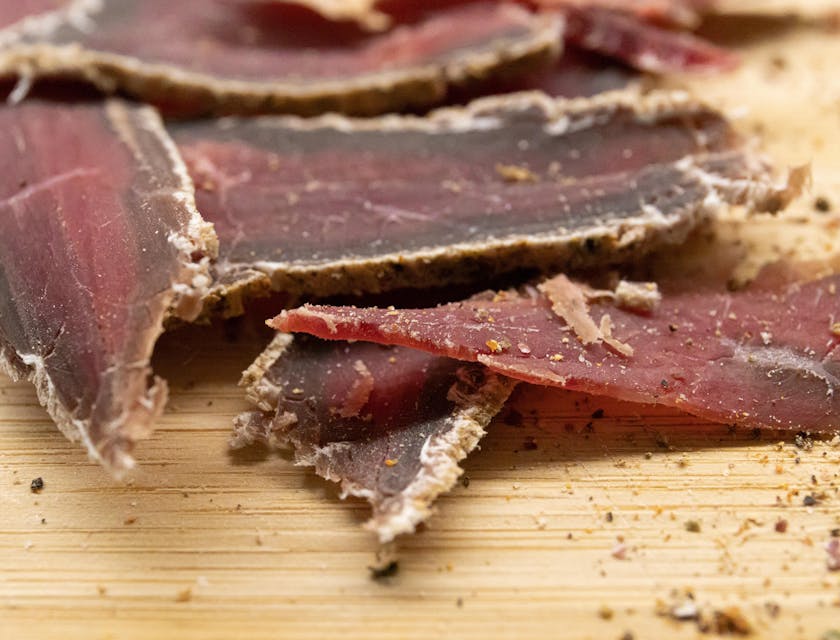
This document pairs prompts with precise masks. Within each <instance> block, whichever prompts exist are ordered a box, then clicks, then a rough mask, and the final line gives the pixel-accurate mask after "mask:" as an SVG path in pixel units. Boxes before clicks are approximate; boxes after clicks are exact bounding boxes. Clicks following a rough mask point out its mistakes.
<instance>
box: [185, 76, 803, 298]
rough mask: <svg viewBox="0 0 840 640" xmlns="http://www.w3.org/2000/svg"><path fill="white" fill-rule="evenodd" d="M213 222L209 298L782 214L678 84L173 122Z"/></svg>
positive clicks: (562, 251)
mask: <svg viewBox="0 0 840 640" xmlns="http://www.w3.org/2000/svg"><path fill="white" fill-rule="evenodd" d="M171 131H172V133H173V136H174V138H175V140H176V142H177V144H178V145H179V148H180V150H181V152H182V154H183V156H184V158H185V161H186V162H187V165H188V167H189V170H190V172H191V174H192V176H193V179H194V181H195V183H196V189H197V193H196V198H197V202H198V207H199V210H200V211H201V212H202V214H203V215H204V216H205V218H206V219H208V220H210V221H212V222H214V223H215V225H216V230H217V233H218V234H219V237H220V242H221V247H222V248H221V255H220V257H219V260H218V261H217V262H216V264H215V265H214V269H215V276H216V282H217V286H216V288H215V290H214V292H213V294H212V295H211V299H210V300H209V301H208V308H213V309H218V308H221V310H222V312H223V313H227V314H228V315H234V314H237V313H241V311H242V304H241V298H242V295H243V294H251V293H254V292H255V291H256V292H265V291H268V290H270V289H273V290H275V291H283V292H286V293H287V294H289V295H291V296H294V295H306V296H328V295H333V294H347V293H355V292H368V293H377V292H382V291H387V290H392V289H395V288H398V287H406V286H413V287H428V286H436V285H440V284H442V283H453V282H461V283H465V282H475V281H480V280H482V279H484V278H486V277H488V276H490V275H493V274H500V273H504V272H508V271H511V270H513V269H516V268H523V267H528V268H534V267H537V268H540V269H542V270H544V271H546V272H549V271H551V270H556V269H561V268H566V267H569V266H570V265H578V266H579V265H603V264H605V263H610V262H618V261H621V260H623V259H626V258H628V257H638V255H639V254H640V252H642V251H644V250H646V249H647V248H651V247H653V246H655V245H658V244H663V243H674V242H680V241H682V240H683V239H684V238H685V236H686V235H687V233H688V232H689V231H691V230H692V229H693V228H695V227H696V226H697V225H698V224H699V223H700V222H702V221H704V220H706V219H707V218H709V217H711V216H714V215H716V214H717V213H718V212H719V211H720V210H721V209H722V208H723V207H725V206H727V205H730V204H745V205H747V206H749V207H751V208H753V209H759V210H768V211H774V210H776V209H778V208H780V207H781V206H783V205H784V204H785V202H786V200H787V199H788V198H789V195H790V193H789V191H788V190H786V189H785V188H782V187H778V188H777V187H776V186H775V185H773V184H772V182H771V176H770V172H769V169H768V167H767V166H766V165H765V164H764V163H763V161H761V160H760V159H759V158H757V157H756V156H755V155H754V154H752V153H751V152H750V150H749V149H748V146H747V145H746V144H745V143H744V141H743V140H742V138H741V137H740V136H739V135H738V134H737V133H736V132H735V131H734V130H733V129H732V127H731V126H730V124H729V123H728V122H727V120H726V119H725V118H724V117H723V116H722V115H721V114H719V113H717V112H716V111H714V110H713V109H711V108H709V107H706V106H704V105H702V104H701V103H699V102H697V101H696V100H694V99H693V98H691V97H689V96H688V95H686V94H684V93H681V92H653V93H650V94H647V95H640V94H639V93H638V92H636V91H626V92H615V93H608V94H603V95H599V96H596V97H593V98H589V99H577V100H561V99H551V98H549V97H547V96H545V95H544V94H540V93H522V94H513V95H509V96H501V97H492V98H485V99H482V100H478V101H475V102H473V103H471V104H470V105H468V106H467V107H464V108H451V109H443V110H439V111H437V112H434V113H432V114H431V115H429V116H427V117H397V116H389V117H384V118H379V119H371V120H353V119H347V118H343V117H338V116H334V115H330V116H324V117H322V118H318V119H309V120H303V119H298V118H294V117H263V118H257V119H223V120H220V121H214V122H196V123H183V124H177V125H175V126H173V127H172V128H171Z"/></svg>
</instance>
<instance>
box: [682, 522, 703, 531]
mask: <svg viewBox="0 0 840 640" xmlns="http://www.w3.org/2000/svg"><path fill="white" fill-rule="evenodd" d="M685 530H686V531H689V532H691V533H700V523H699V522H697V520H687V521H686V523H685Z"/></svg>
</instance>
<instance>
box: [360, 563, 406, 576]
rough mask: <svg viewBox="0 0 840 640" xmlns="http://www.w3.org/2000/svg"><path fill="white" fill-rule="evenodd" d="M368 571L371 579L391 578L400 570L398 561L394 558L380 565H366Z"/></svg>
mask: <svg viewBox="0 0 840 640" xmlns="http://www.w3.org/2000/svg"><path fill="white" fill-rule="evenodd" d="M368 571H370V578H371V580H384V579H386V578H393V577H394V576H395V575H397V573H399V571H400V563H399V562H397V561H396V560H391V562H389V563H388V564H386V565H384V566H382V567H368Z"/></svg>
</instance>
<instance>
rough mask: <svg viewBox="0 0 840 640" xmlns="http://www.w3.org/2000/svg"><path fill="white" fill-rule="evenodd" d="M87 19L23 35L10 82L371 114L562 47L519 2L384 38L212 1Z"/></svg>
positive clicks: (109, 9) (144, 0) (4, 52)
mask: <svg viewBox="0 0 840 640" xmlns="http://www.w3.org/2000/svg"><path fill="white" fill-rule="evenodd" d="M88 2H90V0H75V2H74V3H73V4H72V6H76V4H81V3H88ZM86 17H87V20H86V21H85V22H84V24H79V23H78V22H79V21H78V20H77V21H75V22H74V21H70V20H67V21H59V22H55V21H54V20H53V19H52V17H49V16H48V17H47V18H46V20H47V21H48V24H47V25H42V24H38V21H37V20H36V21H34V22H33V21H32V20H31V19H30V21H28V22H27V23H26V25H25V27H23V28H21V29H19V30H14V29H13V30H12V31H13V32H14V33H15V34H16V35H17V39H16V43H14V44H12V45H9V46H7V47H5V48H3V49H0V74H2V73H5V74H24V75H29V76H41V75H48V76H69V77H76V78H81V79H85V80H89V81H92V82H94V83H95V84H96V85H97V86H99V87H100V88H102V89H103V90H105V91H112V90H115V89H122V90H124V91H127V92H129V93H131V94H133V95H135V96H138V97H140V98H143V99H145V100H149V101H154V102H157V103H161V104H165V105H168V106H169V107H170V108H172V109H177V111H178V112H180V113H182V114H185V113H205V112H229V113H233V112H235V113H251V112H268V111H278V112H289V113H298V114H302V115H311V114H315V113H323V112H327V111H341V112H348V113H353V114H360V115H370V114H375V113H381V112H384V111H389V110H397V109H402V108H405V107H408V106H420V105H430V104H434V103H436V102H440V101H441V100H442V99H443V97H444V96H445V93H446V89H447V86H448V85H450V84H451V85H468V84H470V83H473V82H480V81H483V80H486V79H487V78H488V77H492V76H494V75H496V74H501V75H504V74H506V73H515V72H518V71H519V70H520V69H527V68H530V66H533V65H537V64H539V63H541V62H544V61H546V60H548V59H549V58H551V57H553V56H555V55H556V53H557V49H558V47H559V43H560V42H559V29H560V21H559V20H558V19H557V18H556V17H551V16H535V15H532V14H530V13H528V12H527V11H526V10H524V9H521V8H519V7H516V6H512V5H507V4H501V5H495V4H494V5H492V6H486V5H481V6H478V5H470V6H463V7H461V6H456V7H453V8H451V9H448V10H444V11H441V12H439V13H438V14H435V15H433V16H431V17H429V18H427V19H425V20H423V21H421V22H420V23H417V24H411V25H404V26H402V27H399V28H396V29H393V30H391V31H389V32H387V33H384V34H367V33H365V32H363V31H359V32H358V33H356V32H354V31H353V30H350V32H349V33H348V32H347V31H346V29H339V28H338V27H336V28H334V29H330V28H328V27H323V26H321V27H320V28H303V27H300V28H299V27H298V25H296V24H295V23H290V21H288V20H275V21H271V20H267V19H258V18H256V17H254V15H252V12H250V11H249V10H248V9H247V8H246V7H242V6H240V5H239V3H230V2H208V1H206V0H179V1H178V2H171V1H170V0H99V2H96V3H95V8H94V9H93V10H89V11H88V12H87V13H86ZM2 37H3V36H2V33H0V38H2Z"/></svg>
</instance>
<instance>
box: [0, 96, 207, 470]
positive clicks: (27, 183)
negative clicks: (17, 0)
mask: <svg viewBox="0 0 840 640" xmlns="http://www.w3.org/2000/svg"><path fill="white" fill-rule="evenodd" d="M213 241H214V239H213V236H212V228H211V227H209V226H208V225H206V223H204V222H203V221H202V220H201V218H200V217H199V215H198V212H197V211H196V209H195V202H194V198H193V188H192V183H191V181H190V179H189V177H188V175H187V173H186V169H185V167H184V165H183V163H182V161H181V159H180V156H179V155H178V153H177V151H176V149H175V147H174V145H173V144H172V141H171V140H170V139H169V138H168V136H167V135H166V133H165V131H164V130H163V126H162V124H161V122H160V120H159V118H158V116H157V114H156V113H155V112H154V111H153V110H152V109H150V108H146V107H132V106H128V105H126V104H124V103H121V102H109V103H107V104H105V105H102V104H93V105H82V104H77V105H72V106H71V105H66V104H55V103H45V102H36V101H31V102H30V101H27V102H25V103H23V104H21V105H19V106H16V107H10V106H6V107H4V108H0V349H2V358H0V364H2V366H3V368H4V369H5V370H6V371H7V372H8V373H9V374H10V375H11V376H12V377H13V378H15V379H19V378H26V379H29V380H31V381H32V382H33V383H34V384H35V386H36V389H37V392H38V398H39V400H40V401H41V403H42V404H43V405H44V406H45V407H46V408H47V410H48V411H49V413H50V415H51V417H52V418H53V420H55V421H56V423H57V424H58V425H59V427H60V428H61V429H62V431H63V432H64V433H65V434H66V435H67V436H68V437H69V438H71V439H73V440H81V441H82V442H83V443H84V444H85V446H87V448H88V450H89V452H90V454H91V456H92V457H94V458H96V459H98V460H100V461H102V462H103V463H104V464H106V465H107V466H109V467H111V468H112V469H113V470H115V471H119V470H121V469H123V468H125V467H128V466H130V464H131V462H132V460H131V456H130V453H131V449H132V446H133V443H134V441H135V440H137V439H138V438H141V437H143V436H145V435H146V434H148V432H149V431H150V429H151V424H152V422H153V421H154V419H155V417H156V416H157V415H158V413H159V412H160V411H161V409H162V407H163V404H164V401H165V398H166V385H165V383H163V381H161V380H158V379H155V380H150V368H149V358H150V356H151V354H152V348H153V346H154V343H155V340H156V338H157V336H158V335H159V334H160V333H161V331H162V329H163V321H164V317H165V316H166V315H167V313H169V312H172V313H174V314H175V315H177V316H179V317H181V318H185V319H190V318H194V317H195V316H196V314H197V313H198V312H199V311H200V308H201V298H202V296H203V295H204V293H205V292H206V287H207V285H208V284H209V274H208V271H207V263H208V259H209V258H208V257H207V256H208V255H209V254H210V252H211V251H212V244H213Z"/></svg>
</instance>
